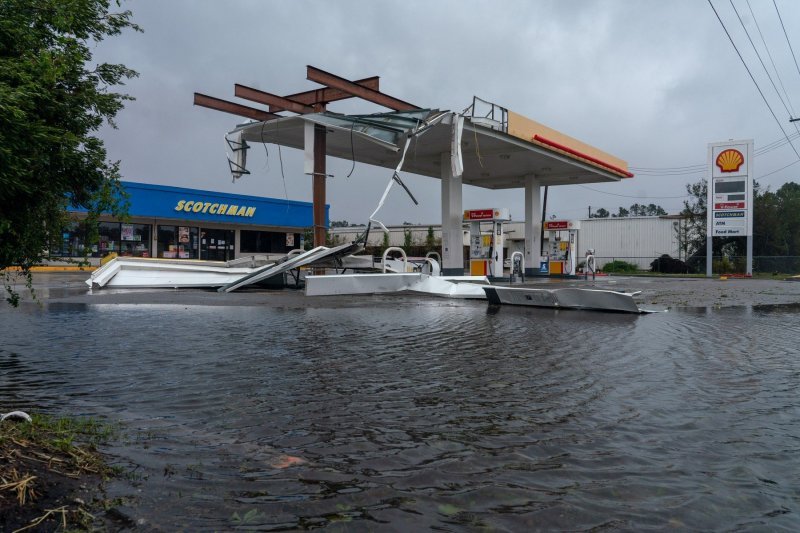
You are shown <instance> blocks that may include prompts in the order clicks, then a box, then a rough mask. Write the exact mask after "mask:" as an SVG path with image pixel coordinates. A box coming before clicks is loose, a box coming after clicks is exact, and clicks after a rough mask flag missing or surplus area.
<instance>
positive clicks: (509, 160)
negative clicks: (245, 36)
mask: <svg viewBox="0 0 800 533" xmlns="http://www.w3.org/2000/svg"><path fill="white" fill-rule="evenodd" d="M442 115H445V116H442ZM505 116H506V117H507V120H505V121H499V120H498V121H495V120H493V119H487V118H483V117H475V116H469V115H467V116H466V117H465V120H464V126H463V133H462V135H461V154H462V158H463V174H462V180H463V183H465V184H468V185H474V186H477V187H484V188H488V189H508V188H521V187H524V176H526V175H535V176H536V179H537V181H538V182H539V183H540V184H541V185H571V184H583V183H597V182H614V181H619V180H620V179H623V178H626V177H631V176H632V174H630V173H629V172H628V171H627V163H626V162H624V161H622V160H620V159H618V158H616V157H614V156H611V155H609V154H606V153H604V152H602V151H600V150H598V149H597V148H593V147H591V146H589V145H587V144H585V143H582V142H580V141H578V140H576V139H573V138H571V137H568V136H566V135H564V134H561V133H559V132H556V131H555V130H552V129H550V128H547V127H546V126H543V125H541V124H538V123H536V122H534V121H532V120H529V119H526V118H525V117H522V116H521V115H517V114H515V113H512V112H506V113H505ZM454 117H455V114H454V113H451V112H442V111H439V110H414V111H398V112H394V113H378V114H371V115H342V114H337V113H332V112H322V113H311V114H305V115H300V116H293V117H280V118H277V119H273V120H269V121H257V122H251V123H248V124H244V125H240V126H239V127H237V128H236V129H235V130H234V131H233V132H231V133H238V132H241V134H242V139H243V140H245V141H248V142H263V143H272V144H278V145H282V146H288V147H292V148H297V149H299V150H303V149H304V146H305V137H304V135H305V125H306V124H307V123H313V124H316V125H321V126H325V127H326V129H327V135H326V142H327V144H326V154H327V155H329V156H333V157H338V158H341V159H347V160H351V159H352V160H355V161H358V162H359V163H367V164H370V165H376V166H379V167H386V168H395V167H396V166H397V162H398V160H399V157H400V156H399V153H398V152H399V151H400V149H401V147H402V145H403V142H404V140H405V137H406V135H407V134H408V133H409V132H410V131H411V130H412V128H415V127H420V126H421V127H422V128H424V127H425V123H426V122H431V126H430V127H429V129H427V130H426V131H424V132H423V133H422V134H418V135H416V136H414V137H413V138H412V140H411V143H412V144H411V145H410V146H409V150H408V155H407V157H406V159H405V162H404V163H403V168H402V170H403V171H404V172H410V173H414V174H420V175H423V176H429V177H432V178H440V177H441V155H442V154H449V153H450V150H451V143H452V139H453V121H454Z"/></svg>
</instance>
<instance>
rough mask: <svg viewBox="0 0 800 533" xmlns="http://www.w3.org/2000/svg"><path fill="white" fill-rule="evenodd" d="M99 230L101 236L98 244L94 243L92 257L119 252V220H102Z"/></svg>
mask: <svg viewBox="0 0 800 533" xmlns="http://www.w3.org/2000/svg"><path fill="white" fill-rule="evenodd" d="M97 232H98V234H99V236H100V238H99V241H98V243H97V244H93V245H92V253H91V256H92V257H105V256H106V255H108V254H110V253H111V252H119V249H120V244H119V234H120V229H119V222H100V223H98V225H97Z"/></svg>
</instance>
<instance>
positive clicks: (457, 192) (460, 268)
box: [440, 152, 464, 276]
mask: <svg viewBox="0 0 800 533" xmlns="http://www.w3.org/2000/svg"><path fill="white" fill-rule="evenodd" d="M440 157H441V173H442V274H444V275H446V276H462V275H464V237H463V232H462V229H461V226H462V220H463V218H464V210H463V207H462V204H461V176H453V170H452V167H451V164H450V153H449V152H446V153H442V154H441V156H440Z"/></svg>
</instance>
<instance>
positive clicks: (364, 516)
mask: <svg viewBox="0 0 800 533" xmlns="http://www.w3.org/2000/svg"><path fill="white" fill-rule="evenodd" d="M321 301H323V302H324V300H321ZM798 318H800V308H798V307H796V306H786V307H764V308H730V309H715V310H712V309H697V310H686V311H677V312H676V311H670V312H668V313H659V314H653V315H645V316H629V315H613V314H602V313H590V312H581V311H553V310H537V309H530V308H513V307H503V308H499V309H497V308H495V309H492V308H488V307H487V305H486V304H485V303H484V302H458V301H452V300H440V299H425V298H413V297H394V296H393V297H365V298H361V299H358V300H355V303H352V304H350V305H348V306H346V307H345V308H340V307H338V306H333V305H331V306H326V305H325V304H324V303H323V304H321V305H319V306H316V307H312V308H303V307H297V308H291V306H288V307H284V308H270V307H266V306H264V307H233V306H231V307H205V306H182V305H80V304H73V305H69V304H58V303H57V302H55V303H51V304H50V305H46V306H45V307H44V308H43V309H38V310H37V309H34V308H32V307H29V308H24V309H21V310H9V309H7V308H4V309H3V310H2V311H0V321H1V322H0V328H1V329H0V340H1V341H2V342H1V343H0V411H8V410H11V409H25V410H31V411H42V410H45V411H50V412H53V413H61V414H68V415H87V416H95V417H101V418H102V419H105V420H108V421H118V422H120V423H121V424H122V435H123V437H122V438H121V439H120V441H119V442H117V443H114V444H113V445H112V446H110V447H109V448H107V449H106V451H107V452H109V453H111V454H112V456H113V457H114V459H113V461H114V462H115V463H116V464H120V465H124V466H126V467H127V468H129V469H130V472H131V474H130V478H131V479H130V480H124V481H118V482H115V483H113V484H112V486H111V487H110V489H109V490H110V493H111V494H112V495H122V496H125V498H126V499H125V502H126V503H125V505H124V509H125V512H126V513H127V514H128V515H129V516H131V517H133V518H134V519H143V520H142V522H140V523H139V525H138V528H139V529H144V530H164V531H173V530H177V529H183V530H193V531H196V530H231V529H235V528H239V527H241V528H253V529H258V530H273V529H274V530H281V529H304V528H315V527H324V528H327V529H328V530H347V531H361V530H373V531H413V530H421V529H430V528H433V529H436V530H442V531H464V530H469V531H472V530H479V529H483V528H486V529H490V530H507V531H531V530H537V529H541V530H550V529H567V530H588V529H601V530H602V529H605V528H608V529H626V530H643V529H650V528H652V529H663V528H680V527H685V528H688V529H702V530H748V529H752V530H764V529H767V530H775V529H785V530H791V531H796V530H798V529H800V514H798V513H800V394H798V391H799V390H800V388H799V387H800V358H799V355H800V354H799V352H800V350H799V349H798V339H800V320H798Z"/></svg>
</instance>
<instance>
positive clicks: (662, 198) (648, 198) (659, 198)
mask: <svg viewBox="0 0 800 533" xmlns="http://www.w3.org/2000/svg"><path fill="white" fill-rule="evenodd" d="M576 185H577V186H578V187H583V188H584V189H588V190H590V191H594V192H599V193H600V194H607V195H609V196H619V197H620V198H635V199H640V200H665V199H667V200H668V199H674V198H686V197H688V196H689V195H688V194H683V195H681V196H631V195H628V194H617V193H613V192H606V191H601V190H599V189H593V188H592V187H587V186H586V185H581V184H580V183H576Z"/></svg>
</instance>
